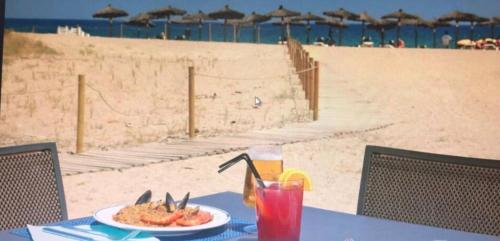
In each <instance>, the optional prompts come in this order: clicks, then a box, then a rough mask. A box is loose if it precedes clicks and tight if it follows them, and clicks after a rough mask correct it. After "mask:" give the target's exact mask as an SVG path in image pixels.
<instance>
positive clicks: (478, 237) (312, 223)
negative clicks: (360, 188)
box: [0, 192, 500, 241]
mask: <svg viewBox="0 0 500 241" xmlns="http://www.w3.org/2000/svg"><path fill="white" fill-rule="evenodd" d="M192 201H193V202H195V203H199V204H204V205H209V206H215V207H218V208H221V209H224V210H226V211H227V212H229V213H230V214H231V215H232V216H234V217H238V218H240V219H246V220H248V221H253V222H255V210H253V209H251V208H248V207H246V206H245V205H244V204H243V202H242V196H241V194H238V193H233V192H223V193H217V194H213V195H208V196H204V197H198V198H193V199H192ZM236 240H239V241H243V240H244V241H251V240H257V237H256V235H248V236H244V237H239V238H236V239H231V241H236ZM301 240H302V241H309V240H311V241H312V240H339V241H347V240H348V241H363V240H366V241H373V240H376V241H394V240H405V241H445V240H446V241H459V240H464V241H465V240H467V241H469V240H474V241H487V240H488V241H490V240H491V241H493V240H494V241H500V236H498V237H497V236H490V235H482V234H475V233H467V232H461V231H455V230H449V229H442V228H436V227H429V226H423V225H417V224H409V223H403V222H396V221H391V220H384V219H377V218H372V217H367V216H360V215H352V214H346V213H340V212H334V211H329V210H324V209H319V208H312V207H304V209H303V212H302V228H301ZM0 241H26V239H24V238H22V237H18V236H16V235H12V234H10V233H9V232H8V231H3V232H0Z"/></svg>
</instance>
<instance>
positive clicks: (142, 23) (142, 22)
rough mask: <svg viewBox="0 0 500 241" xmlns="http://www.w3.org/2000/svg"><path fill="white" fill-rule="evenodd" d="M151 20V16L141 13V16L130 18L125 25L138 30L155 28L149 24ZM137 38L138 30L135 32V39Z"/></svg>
mask: <svg viewBox="0 0 500 241" xmlns="http://www.w3.org/2000/svg"><path fill="white" fill-rule="evenodd" d="M151 19H152V17H151V15H149V14H147V13H141V14H138V15H137V16H135V17H133V18H131V19H130V20H128V21H127V22H125V24H126V25H130V26H136V27H140V28H146V29H150V28H151V27H154V26H155V25H154V24H153V23H152V22H151ZM139 36H140V30H139V29H138V30H137V37H139ZM148 36H149V33H148Z"/></svg>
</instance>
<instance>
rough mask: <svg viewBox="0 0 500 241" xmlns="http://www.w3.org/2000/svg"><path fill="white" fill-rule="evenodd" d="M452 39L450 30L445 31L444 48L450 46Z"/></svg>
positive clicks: (442, 38)
mask: <svg viewBox="0 0 500 241" xmlns="http://www.w3.org/2000/svg"><path fill="white" fill-rule="evenodd" d="M452 39H453V38H452V37H451V36H450V35H449V34H448V31H444V35H443V36H442V37H441V44H442V45H443V48H446V49H447V48H449V47H450V42H451V40H452Z"/></svg>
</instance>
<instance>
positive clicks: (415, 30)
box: [414, 25, 418, 48]
mask: <svg viewBox="0 0 500 241" xmlns="http://www.w3.org/2000/svg"><path fill="white" fill-rule="evenodd" d="M417 28H418V27H417V25H415V29H414V32H415V48H418V29H417Z"/></svg>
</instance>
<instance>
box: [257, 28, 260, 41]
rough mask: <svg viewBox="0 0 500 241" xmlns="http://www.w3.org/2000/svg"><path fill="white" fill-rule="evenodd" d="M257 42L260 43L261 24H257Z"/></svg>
mask: <svg viewBox="0 0 500 241" xmlns="http://www.w3.org/2000/svg"><path fill="white" fill-rule="evenodd" d="M257 43H260V24H259V25H257Z"/></svg>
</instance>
